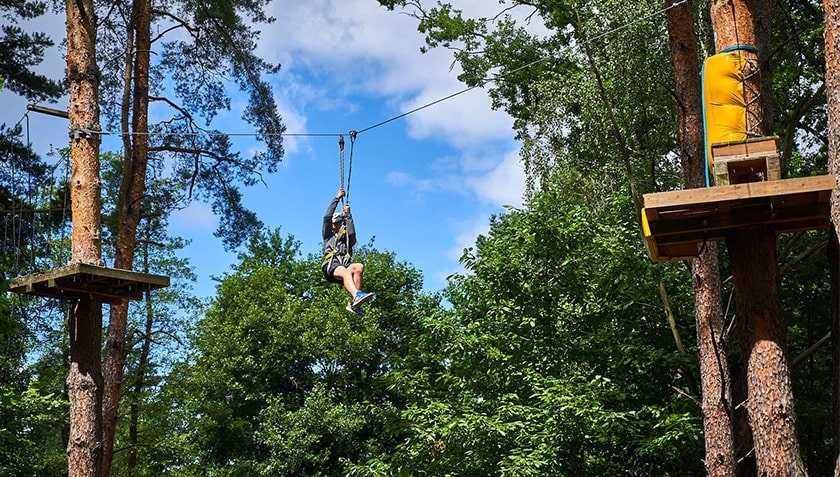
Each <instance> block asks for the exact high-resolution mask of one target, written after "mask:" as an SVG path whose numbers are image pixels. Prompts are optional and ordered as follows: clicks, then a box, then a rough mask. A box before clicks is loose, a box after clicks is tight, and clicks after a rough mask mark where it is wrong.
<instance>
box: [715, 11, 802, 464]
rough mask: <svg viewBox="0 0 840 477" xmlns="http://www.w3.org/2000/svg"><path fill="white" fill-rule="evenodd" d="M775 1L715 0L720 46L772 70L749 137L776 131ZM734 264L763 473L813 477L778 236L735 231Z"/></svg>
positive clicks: (752, 99) (761, 86) (759, 83)
mask: <svg viewBox="0 0 840 477" xmlns="http://www.w3.org/2000/svg"><path fill="white" fill-rule="evenodd" d="M770 12H771V3H770V0H713V1H712V3H711V19H712V24H713V27H714V31H715V48H716V50H717V51H720V50H722V49H724V48H727V47H731V46H736V45H751V46H755V47H756V48H757V49H758V50H759V53H757V54H754V53H752V52H749V51H743V54H744V55H745V56H747V57H748V60H750V63H751V64H756V65H759V67H761V68H765V69H762V70H760V71H759V74H755V75H751V76H749V77H748V78H747V79H745V82H744V96H745V98H744V99H745V101H746V103H747V104H748V105H749V106H748V110H747V124H746V127H747V131H748V132H750V133H753V134H757V135H769V134H771V132H772V126H773V125H772V123H771V122H770V119H769V118H772V110H771V100H772V97H771V95H770V94H769V91H770V88H771V86H770V85H771V84H772V77H771V71H770V60H769V58H770V43H769V41H770V34H769V33H770V24H769V23H770V17H771V16H770ZM726 243H727V246H728V248H729V254H730V259H731V262H732V275H733V292H734V294H735V303H736V313H737V318H736V320H737V323H738V331H739V334H738V340H739V341H740V343H741V346H742V349H741V353H742V356H741V358H742V363H743V366H744V368H743V371H744V373H745V379H746V390H747V398H746V410H747V414H748V416H749V424H750V430H751V431H752V438H753V443H754V449H755V462H756V470H757V473H758V475H762V476H787V477H790V476H798V475H805V471H804V468H803V465H802V457H801V453H800V449H799V440H798V436H797V434H796V414H795V412H794V405H793V391H792V387H791V382H790V372H789V370H788V365H787V359H786V355H785V351H786V350H785V343H786V339H785V335H786V333H787V328H786V324H785V320H784V318H783V315H782V310H781V304H780V303H779V295H778V284H777V264H776V236H775V234H774V232H773V231H772V229H770V228H769V227H756V228H753V229H750V230H744V229H741V230H734V231H732V232H731V233H730V234H728V236H727V239H726Z"/></svg>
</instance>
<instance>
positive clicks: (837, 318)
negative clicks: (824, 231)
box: [823, 0, 840, 477]
mask: <svg viewBox="0 0 840 477" xmlns="http://www.w3.org/2000/svg"><path fill="white" fill-rule="evenodd" d="M823 9H824V11H825V85H826V96H827V98H826V100H827V101H826V110H827V111H828V118H827V119H828V126H827V129H828V172H829V173H830V174H834V177H835V178H840V0H825V1H824V2H823ZM831 223H832V225H833V227H832V233H831V234H830V237H829V246H828V258H829V265H830V266H829V271H830V275H831V343H832V354H831V355H832V361H833V368H834V376H833V378H834V379H833V380H832V382H833V407H834V412H833V413H832V415H833V423H832V425H833V429H834V433H833V435H834V462H835V468H834V475H835V477H840V246H838V243H837V240H838V237H840V192H838V190H837V189H835V190H834V193H833V194H832V195H831Z"/></svg>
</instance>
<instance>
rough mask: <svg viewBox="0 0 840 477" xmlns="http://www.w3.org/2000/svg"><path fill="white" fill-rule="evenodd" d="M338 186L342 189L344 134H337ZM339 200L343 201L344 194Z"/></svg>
mask: <svg viewBox="0 0 840 477" xmlns="http://www.w3.org/2000/svg"><path fill="white" fill-rule="evenodd" d="M338 188H339V190H343V189H344V135H343V134H340V135H339V136H338ZM341 202H342V203H344V196H342V197H341Z"/></svg>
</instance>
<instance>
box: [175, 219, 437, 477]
mask: <svg viewBox="0 0 840 477" xmlns="http://www.w3.org/2000/svg"><path fill="white" fill-rule="evenodd" d="M356 258H357V259H358V260H361V261H362V262H363V263H365V287H366V288H370V289H373V290H376V291H377V294H378V296H377V299H376V301H375V302H374V303H373V304H371V305H368V306H366V309H367V314H366V315H365V316H364V317H356V316H354V315H350V314H348V313H347V311H346V310H344V305H345V304H346V302H347V300H348V299H349V297H348V296H347V293H346V291H344V290H343V289H342V288H341V287H338V286H336V285H334V284H331V283H328V282H326V281H325V280H324V279H323V276H322V275H321V272H320V268H319V266H320V259H319V258H317V257H311V258H309V259H305V260H304V259H302V257H300V252H299V244H298V243H297V242H295V241H294V239H293V238H291V237H288V238H285V239H284V238H283V237H281V236H280V234H279V232H278V231H274V232H270V233H269V232H266V233H263V232H261V233H258V234H257V235H255V236H254V237H253V238H252V239H251V241H250V242H249V245H248V248H247V250H246V251H245V252H243V253H242V254H240V256H239V263H238V264H237V265H236V266H235V267H234V270H233V271H232V272H231V273H230V274H228V275H226V276H224V277H222V279H221V281H220V284H219V287H218V294H217V296H216V298H215V299H214V301H213V303H212V305H211V306H210V308H209V309H208V311H207V313H206V316H205V317H204V318H203V319H202V320H201V321H200V322H199V323H198V324H197V327H196V331H195V334H194V337H193V350H194V351H193V353H192V355H191V356H190V359H189V360H188V361H187V362H185V363H182V364H179V365H178V366H176V368H175V369H174V370H173V372H172V373H171V374H170V376H169V377H168V378H167V384H166V388H165V393H166V394H167V395H168V398H167V399H171V400H172V401H171V402H173V404H172V406H173V407H174V408H176V409H179V411H178V412H177V415H176V416H173V417H176V418H177V419H178V420H179V422H180V424H178V425H177V426H176V427H175V428H174V429H173V435H172V436H171V437H170V438H169V440H170V442H179V443H182V444H183V445H184V446H185V447H187V449H188V450H187V451H186V452H185V453H184V454H182V455H180V456H176V457H177V458H176V460H174V461H173V462H172V463H170V464H169V467H172V468H178V469H182V472H183V474H177V475H195V474H200V475H209V474H212V475H242V474H246V473H247V474H249V475H277V473H280V474H283V475H342V472H343V469H344V468H345V467H346V466H347V465H349V463H359V462H361V461H364V460H365V459H366V458H368V457H369V456H373V455H382V454H387V453H388V452H389V451H390V449H391V447H392V446H393V445H394V444H393V441H391V439H392V438H391V436H389V435H388V433H386V432H384V429H385V428H386V427H387V426H388V425H389V424H388V423H389V422H392V420H393V419H394V408H396V407H398V406H400V405H401V403H402V402H404V400H405V397H404V395H403V393H402V392H401V391H400V390H397V389H393V388H392V387H390V386H389V383H388V378H387V376H388V372H389V371H390V370H392V369H395V368H398V367H400V366H402V365H403V361H404V356H405V355H406V348H405V347H406V346H407V344H408V343H409V339H410V338H407V337H408V336H410V335H411V333H412V329H413V328H414V327H415V324H414V323H415V320H416V318H415V317H416V316H422V315H423V314H424V313H422V310H427V309H430V308H429V307H434V306H437V305H436V302H435V301H434V300H427V299H423V297H422V295H421V293H420V291H419V290H420V288H421V286H422V283H421V281H420V279H419V277H420V275H419V273H418V272H417V271H416V270H413V269H411V268H410V267H408V266H406V265H405V264H401V263H398V262H396V261H395V260H394V258H393V256H392V255H390V254H384V253H381V252H376V251H373V250H368V248H367V247H362V249H361V250H360V251H358V252H357V255H356Z"/></svg>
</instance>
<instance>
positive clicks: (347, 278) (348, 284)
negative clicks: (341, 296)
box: [333, 265, 359, 299]
mask: <svg viewBox="0 0 840 477" xmlns="http://www.w3.org/2000/svg"><path fill="white" fill-rule="evenodd" d="M351 266H352V265H351ZM333 277H335V278H338V279H340V280H341V282H342V283H343V284H344V289H345V290H347V291H348V292H349V293H350V298H351V299H353V298H355V296H356V292H357V291H359V287H358V286H356V280H355V277H354V276H353V273H352V272H351V271H350V270H349V269H347V268H345V267H338V268H336V269H335V271H334V272H333Z"/></svg>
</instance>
